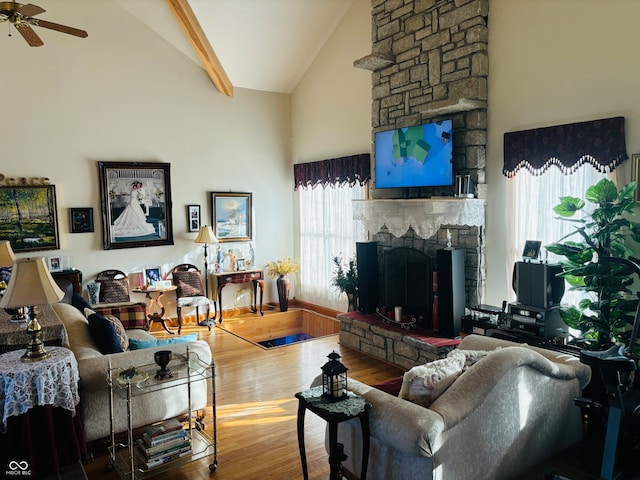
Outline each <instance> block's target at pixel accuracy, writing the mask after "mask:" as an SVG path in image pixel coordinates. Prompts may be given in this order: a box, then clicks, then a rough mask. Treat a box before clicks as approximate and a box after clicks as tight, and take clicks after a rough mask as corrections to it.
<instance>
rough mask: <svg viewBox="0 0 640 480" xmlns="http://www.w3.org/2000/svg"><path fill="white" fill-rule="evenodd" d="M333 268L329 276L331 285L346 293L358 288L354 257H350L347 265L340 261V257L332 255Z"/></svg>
mask: <svg viewBox="0 0 640 480" xmlns="http://www.w3.org/2000/svg"><path fill="white" fill-rule="evenodd" d="M333 264H334V265H335V269H334V271H333V276H332V277H331V285H333V286H334V287H335V288H336V289H337V290H339V291H340V292H342V293H346V294H347V295H350V294H355V293H356V291H357V290H358V268H357V266H356V260H355V258H351V259H350V260H349V262H348V263H347V265H344V264H343V263H342V257H338V256H335V257H333Z"/></svg>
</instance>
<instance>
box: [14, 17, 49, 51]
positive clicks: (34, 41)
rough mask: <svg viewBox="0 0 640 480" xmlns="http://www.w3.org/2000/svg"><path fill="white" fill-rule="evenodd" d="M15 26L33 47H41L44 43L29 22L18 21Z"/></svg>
mask: <svg viewBox="0 0 640 480" xmlns="http://www.w3.org/2000/svg"><path fill="white" fill-rule="evenodd" d="M15 27H16V30H17V31H18V32H19V33H20V35H22V37H23V38H24V39H25V40H26V41H27V43H28V44H29V45H30V46H31V47H40V46H42V45H44V42H43V41H42V40H41V39H40V37H39V36H38V35H37V34H36V32H34V31H33V28H31V26H30V25H29V24H28V23H24V22H20V23H16V24H15Z"/></svg>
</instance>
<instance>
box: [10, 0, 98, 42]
mask: <svg viewBox="0 0 640 480" xmlns="http://www.w3.org/2000/svg"><path fill="white" fill-rule="evenodd" d="M44 12H46V10H45V9H44V8H42V7H38V6H37V5H33V4H31V3H27V4H22V3H16V2H6V1H5V2H0V22H6V21H9V23H11V24H13V25H14V26H15V27H16V30H17V31H18V32H19V33H20V34H21V35H22V37H23V38H24V39H25V41H26V42H27V43H28V44H29V46H31V47H39V46H41V45H44V42H43V41H42V40H41V39H40V37H38V35H37V34H36V32H34V31H33V29H32V28H31V25H35V26H37V27H41V28H46V29H48V30H55V31H57V32H60V33H66V34H68V35H73V36H75V37H80V38H86V37H87V36H88V34H87V32H86V31H84V30H80V29H79V28H74V27H69V26H67V25H61V24H59V23H53V22H48V21H46V20H40V19H37V18H33V16H34V15H38V14H40V13H44Z"/></svg>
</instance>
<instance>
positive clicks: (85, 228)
mask: <svg viewBox="0 0 640 480" xmlns="http://www.w3.org/2000/svg"><path fill="white" fill-rule="evenodd" d="M69 223H70V225H71V226H70V231H71V233H86V232H93V208H70V209H69Z"/></svg>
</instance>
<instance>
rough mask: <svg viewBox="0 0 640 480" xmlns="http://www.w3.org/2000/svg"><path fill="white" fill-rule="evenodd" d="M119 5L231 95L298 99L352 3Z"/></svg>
mask: <svg viewBox="0 0 640 480" xmlns="http://www.w3.org/2000/svg"><path fill="white" fill-rule="evenodd" d="M114 1H116V2H117V3H118V4H120V5H121V6H122V8H124V9H125V10H127V11H128V12H129V13H130V14H132V15H134V16H136V17H137V18H138V19H139V20H140V21H141V22H143V23H144V24H145V25H146V26H147V27H148V28H151V29H152V30H154V31H155V32H156V33H157V34H158V35H160V36H162V37H163V38H164V39H165V40H166V41H167V42H169V43H171V44H172V45H174V46H175V48H177V49H179V50H180V51H182V52H183V53H184V54H185V55H187V56H188V57H189V58H191V59H192V60H193V61H195V62H198V63H200V64H201V65H203V67H204V68H205V70H206V72H207V73H208V74H209V76H210V77H211V79H212V81H213V82H214V84H215V86H216V88H218V89H219V90H220V91H221V92H222V93H224V94H226V95H230V94H232V92H233V87H236V88H248V89H253V90H264V91H270V92H282V93H291V92H292V91H293V90H294V89H295V87H296V85H297V84H298V82H299V81H300V80H301V79H302V77H303V76H304V74H305V72H306V71H307V69H308V68H309V66H310V65H311V64H312V63H313V60H314V59H315V57H316V56H317V54H318V53H319V52H320V50H321V49H322V47H323V45H324V44H325V42H326V41H327V39H328V38H329V37H330V36H331V34H332V33H333V31H334V29H335V28H336V27H337V25H338V24H339V23H340V21H341V20H342V18H343V17H344V15H345V14H346V12H347V10H348V9H349V7H350V6H351V4H352V2H353V0H166V2H158V1H157V0H114ZM185 32H187V33H186V35H185ZM89 34H91V32H89ZM189 37H191V38H190V39H188V38H189ZM207 41H208V45H207ZM216 75H218V78H217V79H216ZM225 76H226V78H225ZM229 87H230V88H229Z"/></svg>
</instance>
